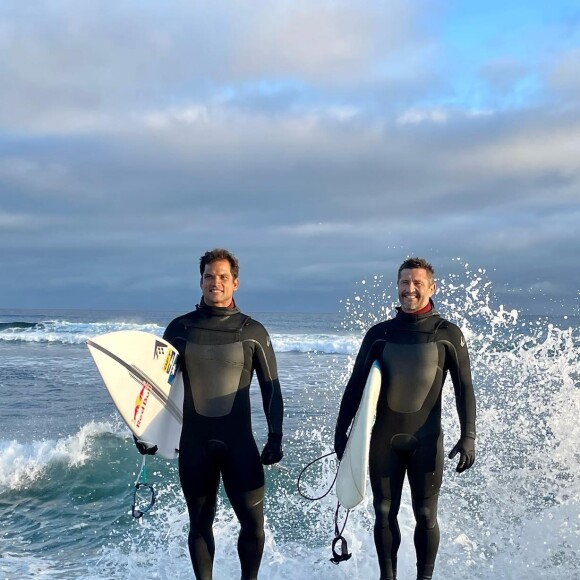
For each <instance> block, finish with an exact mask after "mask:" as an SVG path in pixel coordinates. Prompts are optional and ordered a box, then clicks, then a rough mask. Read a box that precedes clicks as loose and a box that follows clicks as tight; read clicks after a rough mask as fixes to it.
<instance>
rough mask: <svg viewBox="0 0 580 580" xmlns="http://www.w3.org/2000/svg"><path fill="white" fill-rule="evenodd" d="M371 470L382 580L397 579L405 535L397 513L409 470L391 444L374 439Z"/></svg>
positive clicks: (370, 460)
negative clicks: (382, 443)
mask: <svg viewBox="0 0 580 580" xmlns="http://www.w3.org/2000/svg"><path fill="white" fill-rule="evenodd" d="M369 471H370V480H371V488H372V490H373V506H374V508H375V518H376V519H375V529H374V537H375V547H376V550H377V556H378V560H379V568H380V571H381V580H396V578H397V552H398V550H399V546H400V545H401V532H400V530H399V523H398V521H397V514H398V513H399V507H400V506H401V494H402V490H403V482H404V480H405V469H404V466H403V465H402V463H401V461H400V458H399V456H398V455H397V454H396V452H395V451H394V450H393V449H392V448H391V447H390V444H389V445H384V446H382V445H380V444H377V443H376V440H373V442H372V444H371V449H370V455H369Z"/></svg>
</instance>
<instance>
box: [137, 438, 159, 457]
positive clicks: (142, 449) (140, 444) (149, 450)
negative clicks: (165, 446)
mask: <svg viewBox="0 0 580 580" xmlns="http://www.w3.org/2000/svg"><path fill="white" fill-rule="evenodd" d="M133 441H135V446H136V447H137V451H139V453H141V455H155V454H156V453H157V445H153V446H150V445H148V444H147V443H145V442H144V441H141V440H140V439H137V437H135V435H133Z"/></svg>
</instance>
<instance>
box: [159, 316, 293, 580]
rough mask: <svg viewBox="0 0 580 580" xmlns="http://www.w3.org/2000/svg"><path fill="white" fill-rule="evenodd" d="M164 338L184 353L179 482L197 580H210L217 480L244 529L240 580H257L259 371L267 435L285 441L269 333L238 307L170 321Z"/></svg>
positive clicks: (259, 547)
mask: <svg viewBox="0 0 580 580" xmlns="http://www.w3.org/2000/svg"><path fill="white" fill-rule="evenodd" d="M164 338H165V339H166V340H167V341H169V342H170V343H171V344H172V345H174V346H175V348H176V349H177V350H178V351H179V354H180V356H181V370H182V372H183V377H184V384H185V397H184V404H183V430H182V434H181V441H180V447H179V477H180V481H181V486H182V488H183V494H184V496H185V500H186V502H187V508H188V512H189V519H190V531H189V537H188V545H189V552H190V555H191V560H192V564H193V569H194V572H195V575H196V577H197V578H199V579H203V580H209V579H211V577H212V564H213V557H214V552H215V546H214V539H213V532H212V524H213V520H214V516H215V511H216V501H217V491H218V486H219V481H220V474H221V477H222V479H223V483H224V488H225V491H226V493H227V496H228V498H229V500H230V502H231V504H232V507H233V509H234V511H235V513H236V516H237V517H238V519H239V521H240V525H241V531H240V536H239V539H238V554H239V557H240V562H241V566H242V578H244V579H254V578H256V577H257V574H258V568H259V566H260V561H261V558H262V552H263V548H264V513H263V499H264V470H263V467H262V463H261V461H260V454H259V452H258V448H257V447H256V442H255V439H254V436H253V433H252V423H251V411H250V395H249V389H250V383H251V380H252V375H253V372H254V371H256V375H257V377H258V382H259V385H260V389H261V393H262V400H263V407H264V413H265V415H266V420H267V423H268V431H269V433H270V434H279V435H281V434H282V416H283V403H282V395H281V392H280V383H279V381H278V373H277V368H276V359H275V356H274V351H273V349H272V345H271V343H270V337H269V336H268V333H267V332H266V330H265V328H264V327H263V326H262V325H261V324H260V323H259V322H257V321H255V320H253V319H252V318H250V317H249V316H246V315H244V314H242V313H241V312H240V311H239V310H238V309H237V308H215V307H209V306H205V305H204V306H201V307H198V308H197V310H195V311H194V312H190V313H189V314H185V315H183V316H180V317H179V318H176V319H175V320H173V321H172V322H171V323H170V324H169V326H168V327H167V329H166V331H165V334H164Z"/></svg>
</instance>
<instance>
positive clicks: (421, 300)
mask: <svg viewBox="0 0 580 580" xmlns="http://www.w3.org/2000/svg"><path fill="white" fill-rule="evenodd" d="M397 290H398V292H399V302H400V303H401V307H402V308H403V312H409V313H413V312H417V311H418V310H421V308H425V306H427V304H428V303H429V298H431V296H433V294H434V293H435V282H432V281H431V279H430V278H429V273H428V272H427V270H425V269H424V268H411V269H408V270H407V269H406V270H401V275H400V276H399V281H398V283H397Z"/></svg>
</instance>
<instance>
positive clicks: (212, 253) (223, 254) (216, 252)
mask: <svg viewBox="0 0 580 580" xmlns="http://www.w3.org/2000/svg"><path fill="white" fill-rule="evenodd" d="M218 260H227V261H228V262H229V263H230V270H231V272H232V276H233V277H234V280H236V279H237V278H238V276H239V274H240V264H239V263H238V259H237V258H236V257H235V256H234V255H233V254H232V253H231V252H228V250H224V249H223V248H215V249H213V250H209V251H208V252H206V253H205V254H204V255H203V256H202V257H201V258H200V259H199V273H200V274H201V276H202V277H203V273H204V272H205V267H206V265H207V264H211V263H213V262H217V261H218Z"/></svg>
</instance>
